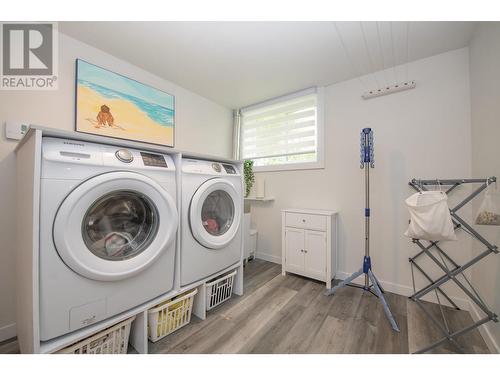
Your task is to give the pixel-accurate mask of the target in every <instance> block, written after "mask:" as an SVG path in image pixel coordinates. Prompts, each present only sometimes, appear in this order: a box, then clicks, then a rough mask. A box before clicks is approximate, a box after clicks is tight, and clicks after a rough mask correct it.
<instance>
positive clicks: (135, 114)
mask: <svg viewBox="0 0 500 375" xmlns="http://www.w3.org/2000/svg"><path fill="white" fill-rule="evenodd" d="M174 105H175V101H174V96H173V95H170V94H168V93H166V92H163V91H161V90H158V89H155V88H153V87H151V86H148V85H145V84H143V83H140V82H137V81H135V80H133V79H130V78H127V77H125V76H122V75H120V74H117V73H114V72H111V71H109V70H107V69H103V68H100V67H98V66H96V65H93V64H90V63H88V62H86V61H84V60H81V59H77V60H76V116H75V118H76V123H75V130H76V131H78V132H83V133H91V134H98V135H103V136H107V137H113V138H122V139H128V140H133V141H140V142H147V143H153V144H157V145H162V146H169V147H174V139H175V134H174V132H175V106H174Z"/></svg>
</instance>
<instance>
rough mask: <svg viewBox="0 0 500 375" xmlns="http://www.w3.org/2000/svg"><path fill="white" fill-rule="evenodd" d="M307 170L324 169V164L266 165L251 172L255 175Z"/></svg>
mask: <svg viewBox="0 0 500 375" xmlns="http://www.w3.org/2000/svg"><path fill="white" fill-rule="evenodd" d="M308 169H325V164H324V163H323V162H314V163H295V164H279V165H266V166H254V167H253V171H254V172H255V173H259V172H284V171H302V170H308Z"/></svg>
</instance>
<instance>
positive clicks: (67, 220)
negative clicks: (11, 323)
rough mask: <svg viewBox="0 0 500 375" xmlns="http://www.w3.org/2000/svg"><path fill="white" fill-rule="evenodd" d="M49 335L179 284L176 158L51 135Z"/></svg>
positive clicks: (44, 237)
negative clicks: (175, 280)
mask: <svg viewBox="0 0 500 375" xmlns="http://www.w3.org/2000/svg"><path fill="white" fill-rule="evenodd" d="M40 191H41V197H40V198H41V199H40V201H41V204H40V339H41V340H42V341H46V340H49V339H52V338H55V337H58V336H61V335H64V334H66V333H69V332H72V331H75V330H78V329H80V328H83V327H86V326H88V325H91V324H93V323H96V322H99V321H101V320H103V319H106V318H108V317H111V316H113V315H116V314H119V313H121V312H124V311H126V310H128V309H130V308H133V307H135V306H137V305H139V304H141V303H144V302H146V301H148V300H151V299H153V298H155V297H158V296H160V295H161V294H163V293H166V292H168V291H169V290H171V289H172V287H173V282H174V270H175V267H174V265H175V238H176V231H177V226H178V211H177V207H176V177H175V166H174V162H173V160H172V158H171V157H170V156H168V155H163V154H157V153H152V152H142V151H139V150H133V149H123V148H119V147H116V146H107V145H100V144H93V143H86V142H80V141H73V140H65V139H58V138H43V141H42V174H41V186H40Z"/></svg>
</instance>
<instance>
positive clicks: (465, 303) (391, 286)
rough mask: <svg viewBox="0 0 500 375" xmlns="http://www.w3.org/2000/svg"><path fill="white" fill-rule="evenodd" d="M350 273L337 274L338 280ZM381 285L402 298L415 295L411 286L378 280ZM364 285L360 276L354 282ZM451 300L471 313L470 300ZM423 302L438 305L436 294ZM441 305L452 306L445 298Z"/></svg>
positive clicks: (442, 299)
mask: <svg viewBox="0 0 500 375" xmlns="http://www.w3.org/2000/svg"><path fill="white" fill-rule="evenodd" d="M350 275H351V274H350V273H347V272H343V271H339V272H337V276H336V278H337V279H340V280H344V279H346V278H347V277H348V276H350ZM378 281H379V282H380V284H381V285H382V288H384V289H385V290H387V291H388V292H391V293H394V294H399V295H401V296H405V297H409V296H411V295H412V294H413V288H412V287H410V286H406V285H402V284H396V283H392V282H389V281H384V280H380V279H379V280H378ZM363 283H364V276H360V277H358V278H357V279H355V280H354V282H353V284H360V285H362V284H363ZM450 298H451V299H452V300H453V302H455V303H456V305H457V306H458V307H459V308H460V309H462V310H465V311H469V309H470V303H469V300H468V299H465V298H461V297H454V296H450ZM422 300H424V301H427V302H433V303H438V301H437V299H436V296H435V294H434V293H429V294H427V295H425V296H424V298H422ZM440 301H441V304H443V305H445V306H450V305H449V304H448V303H447V301H446V300H445V299H444V298H440Z"/></svg>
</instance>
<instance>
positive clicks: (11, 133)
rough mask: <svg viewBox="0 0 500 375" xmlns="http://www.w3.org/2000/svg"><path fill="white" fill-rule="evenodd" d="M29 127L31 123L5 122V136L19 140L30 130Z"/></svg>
mask: <svg viewBox="0 0 500 375" xmlns="http://www.w3.org/2000/svg"><path fill="white" fill-rule="evenodd" d="M28 129H29V125H25V124H21V123H19V122H11V121H7V122H5V137H6V138H7V139H14V140H16V141H19V140H20V139H22V138H23V137H24V135H25V134H26V133H27V132H28Z"/></svg>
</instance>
